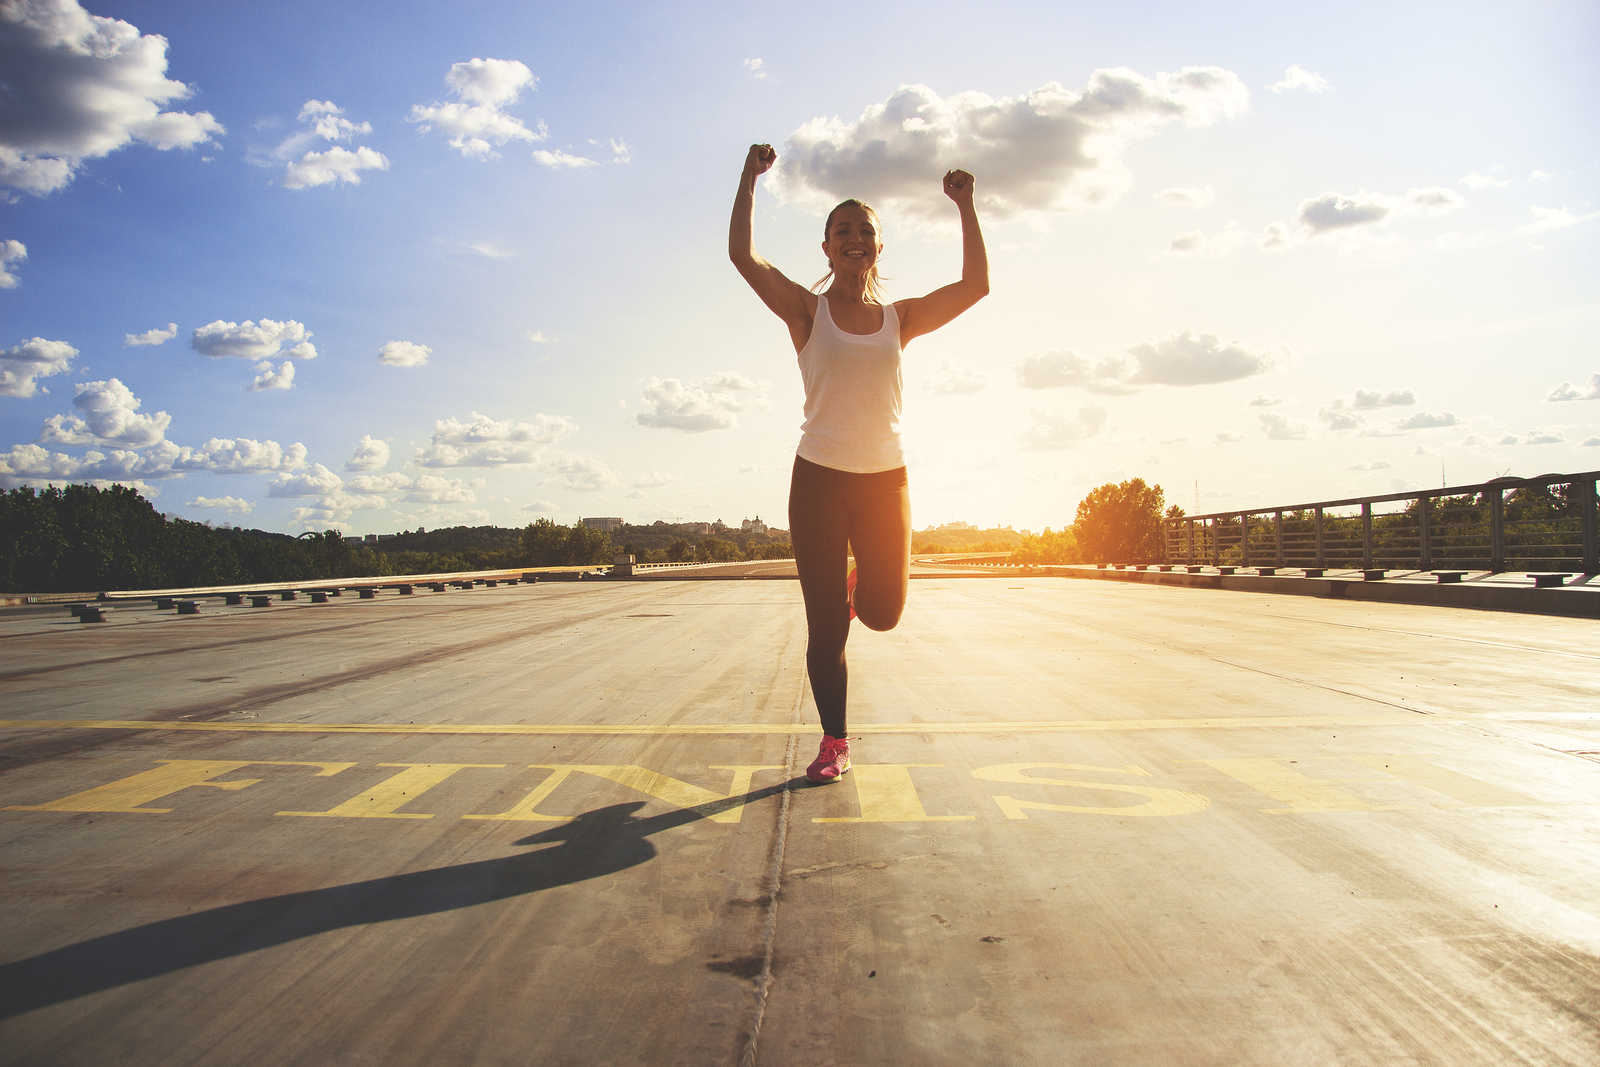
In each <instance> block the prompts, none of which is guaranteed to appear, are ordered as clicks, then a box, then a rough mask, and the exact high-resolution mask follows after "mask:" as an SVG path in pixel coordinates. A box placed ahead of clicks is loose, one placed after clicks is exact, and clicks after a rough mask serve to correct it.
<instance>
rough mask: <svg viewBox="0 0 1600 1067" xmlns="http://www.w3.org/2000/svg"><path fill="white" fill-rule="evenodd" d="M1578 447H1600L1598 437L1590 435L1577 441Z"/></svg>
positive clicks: (1599, 438)
mask: <svg viewBox="0 0 1600 1067" xmlns="http://www.w3.org/2000/svg"><path fill="white" fill-rule="evenodd" d="M1578 447H1579V448H1600V437H1590V438H1587V439H1585V440H1583V441H1581V442H1579V443H1578Z"/></svg>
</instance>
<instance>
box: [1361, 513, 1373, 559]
mask: <svg viewBox="0 0 1600 1067" xmlns="http://www.w3.org/2000/svg"><path fill="white" fill-rule="evenodd" d="M1361 566H1362V567H1364V568H1366V569H1367V570H1371V569H1372V502H1371V501H1368V502H1367V503H1365V504H1362V505H1361Z"/></svg>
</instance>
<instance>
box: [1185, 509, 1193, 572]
mask: <svg viewBox="0 0 1600 1067" xmlns="http://www.w3.org/2000/svg"><path fill="white" fill-rule="evenodd" d="M1183 562H1184V563H1185V564H1191V565H1192V564H1193V563H1194V520H1193V519H1190V520H1189V551H1187V552H1185V553H1184V556H1183Z"/></svg>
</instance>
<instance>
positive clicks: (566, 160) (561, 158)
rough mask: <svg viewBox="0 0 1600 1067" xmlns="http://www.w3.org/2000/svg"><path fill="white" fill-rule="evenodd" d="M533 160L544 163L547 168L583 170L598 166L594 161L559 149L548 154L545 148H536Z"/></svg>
mask: <svg viewBox="0 0 1600 1067" xmlns="http://www.w3.org/2000/svg"><path fill="white" fill-rule="evenodd" d="M533 158H534V160H535V161H536V162H539V163H543V164H544V165H545V166H547V167H576V168H579V169H582V168H584V167H593V166H596V165H597V164H596V163H595V161H594V160H592V159H585V158H584V157H583V156H574V155H570V154H568V153H566V152H563V151H561V150H559V149H557V150H556V151H554V152H548V151H546V150H544V149H543V148H536V149H534V152H533Z"/></svg>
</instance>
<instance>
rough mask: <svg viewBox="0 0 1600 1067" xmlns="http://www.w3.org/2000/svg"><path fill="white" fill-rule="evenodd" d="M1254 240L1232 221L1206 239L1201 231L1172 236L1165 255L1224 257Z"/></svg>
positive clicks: (1189, 231) (1187, 231) (1184, 232)
mask: <svg viewBox="0 0 1600 1067" xmlns="http://www.w3.org/2000/svg"><path fill="white" fill-rule="evenodd" d="M1254 240H1256V239H1255V238H1253V237H1251V236H1250V234H1249V233H1247V232H1246V231H1244V230H1242V229H1240V228H1239V224H1238V223H1237V222H1235V221H1234V220H1232V219H1229V220H1228V223H1227V225H1226V226H1224V227H1223V228H1222V229H1220V230H1218V231H1217V232H1216V233H1213V234H1212V235H1211V236H1209V237H1207V236H1206V234H1205V231H1203V230H1184V231H1183V232H1182V233H1179V234H1174V235H1173V237H1172V240H1171V241H1169V242H1168V243H1167V254H1168V255H1170V256H1194V255H1204V256H1213V257H1215V256H1225V255H1228V254H1229V253H1231V252H1236V251H1238V250H1239V249H1240V248H1243V247H1244V246H1245V245H1247V244H1250V243H1251V242H1252V241H1254Z"/></svg>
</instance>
